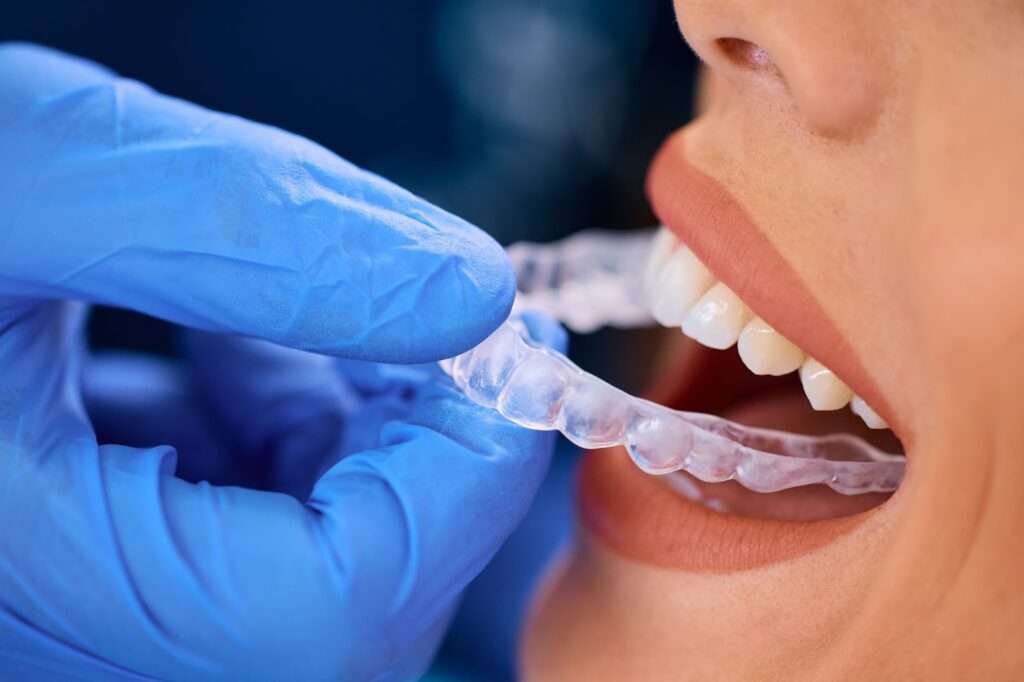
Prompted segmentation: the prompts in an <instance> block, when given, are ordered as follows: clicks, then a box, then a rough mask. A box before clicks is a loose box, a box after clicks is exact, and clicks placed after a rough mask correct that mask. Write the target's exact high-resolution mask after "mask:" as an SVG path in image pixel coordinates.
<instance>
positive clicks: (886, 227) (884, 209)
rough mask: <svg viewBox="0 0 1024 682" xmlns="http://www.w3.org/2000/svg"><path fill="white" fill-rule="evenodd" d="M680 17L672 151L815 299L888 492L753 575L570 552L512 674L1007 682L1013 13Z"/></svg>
mask: <svg viewBox="0 0 1024 682" xmlns="http://www.w3.org/2000/svg"><path fill="white" fill-rule="evenodd" d="M676 11H677V14H678V16H679V21H680V25H681V28H682V31H683V34H684V36H685V38H686V40H687V41H688V42H689V43H690V45H691V46H692V47H693V49H694V50H695V51H696V52H697V53H698V54H699V55H700V57H701V58H702V60H703V61H704V62H705V63H706V64H707V67H708V70H709V76H710V77H709V80H708V82H707V84H706V87H705V89H704V91H703V98H704V99H703V103H702V104H703V109H704V113H703V114H702V115H701V116H700V117H699V118H698V119H697V120H696V121H694V122H693V123H691V124H690V125H689V126H688V127H687V128H686V130H685V132H684V133H683V134H682V135H677V136H675V137H674V138H673V140H672V141H671V142H670V143H669V144H671V145H677V144H678V145H684V146H685V152H686V156H687V158H688V159H689V161H690V163H692V164H693V165H694V166H696V167H697V168H699V169H700V170H701V171H702V172H704V173H706V174H707V175H708V176H710V177H713V178H715V179H716V180H717V181H718V182H720V183H722V184H723V185H724V186H725V187H727V188H728V190H729V192H730V193H731V194H732V195H733V196H734V197H735V198H736V199H737V200H738V201H739V202H740V203H741V204H742V205H743V206H744V207H745V208H746V210H747V211H748V212H749V214H750V215H751V216H752V217H753V219H754V220H755V221H756V222H757V224H758V225H759V227H760V228H761V230H762V231H763V232H764V234H765V236H766V238H767V239H768V240H769V241H770V242H771V243H772V245H773V246H774V247H775V248H776V249H777V250H778V251H779V253H781V255H782V256H783V258H784V259H785V260H786V261H787V262H788V263H789V264H790V266H791V267H792V268H793V269H794V270H795V271H796V272H797V274H798V275H799V277H800V278H801V279H802V281H803V282H804V283H805V284H806V286H807V287H808V288H809V289H810V290H811V291H812V292H814V295H815V296H816V298H817V300H818V302H819V303H820V305H821V306H822V308H823V309H824V310H825V312H826V313H827V314H828V316H829V318H830V319H831V320H832V321H833V322H834V323H835V324H836V326H837V327H838V328H839V330H840V332H841V333H842V335H843V337H844V338H845V339H846V340H847V341H848V342H849V346H850V347H851V348H853V349H855V351H856V353H857V355H858V358H859V361H860V363H861V364H862V365H863V367H864V369H865V371H866V372H867V374H868V375H870V377H871V379H872V381H873V382H874V383H875V384H876V385H877V387H878V391H879V392H880V393H881V395H882V396H884V399H885V401H886V402H887V403H888V406H889V409H891V415H890V416H894V417H895V418H896V419H895V421H896V422H898V423H899V425H900V427H899V429H900V432H899V433H898V435H900V436H901V438H903V440H904V443H905V444H907V445H908V450H907V456H908V461H909V472H908V476H907V479H906V480H905V481H904V484H903V486H902V487H901V489H900V490H899V491H898V493H897V494H896V495H895V496H893V497H892V498H891V499H890V500H889V501H888V502H886V503H885V504H883V505H882V506H881V507H880V508H879V509H878V510H877V511H876V512H875V513H874V514H872V515H870V516H869V517H868V518H867V519H866V520H864V521H863V522H862V523H860V524H859V525H857V527H856V528H855V529H854V530H852V531H851V532H849V533H846V534H843V535H841V536H839V537H837V538H836V539H834V540H833V541H831V542H829V543H827V544H826V545H824V546H822V547H819V548H817V549H814V550H813V551H810V552H807V553H805V554H803V555H801V556H799V557H796V558H792V559H789V560H785V561H781V562H776V563H771V564H769V565H764V566H760V567H757V568H753V569H749V570H738V571H732V572H724V573H700V572H695V571H687V570H682V569H678V568H666V567H656V566H653V565H649V564H643V563H640V562H637V561H634V560H631V559H629V558H626V557H625V556H623V555H622V554H621V553H617V552H616V551H615V550H613V549H611V548H610V547H609V546H608V545H607V544H606V543H604V542H602V541H601V540H598V539H596V538H595V537H594V535H593V534H592V533H590V532H589V531H587V530H586V529H581V532H580V537H579V541H578V543H577V546H576V547H575V548H574V549H573V550H572V551H571V552H570V553H569V554H568V555H567V556H566V557H564V559H563V560H562V561H561V562H560V564H559V566H558V567H557V568H556V569H555V570H554V571H553V572H552V574H551V575H550V576H549V580H548V581H547V583H546V584H545V586H544V587H543V589H542V590H541V592H540V594H539V595H538V601H537V604H536V607H535V610H534V616H533V619H532V623H531V625H530V628H529V631H528V632H527V635H526V643H525V649H524V656H523V671H524V676H525V677H526V678H527V679H531V680H548V679H558V680H574V679H586V680H601V679H609V680H612V679H614V680H621V679H636V680H660V679H672V680H686V679H701V680H704V679H727V680H748V679H749V680H776V679H778V680H823V679H827V680H848V679H850V680H852V679H857V680H863V679H876V680H889V679H894V680H895V679H899V680H906V679H928V680H946V679H949V680H959V679H968V678H969V679H986V680H1003V679H1007V680H1009V679H1020V678H1021V676H1022V674H1024V647H1021V646H1020V642H1021V641H1022V638H1024V590H1021V585H1022V580H1024V579H1022V578H1021V567H1020V564H1021V560H1022V558H1024V540H1022V538H1024V495H1022V493H1021V487H1022V485H1024V455H1022V448H1024V420H1022V419H1021V417H1020V414H1021V398H1020V387H1021V386H1022V385H1024V362H1022V361H1021V360H1020V342H1021V340H1022V339H1024V306H1022V305H1021V302H1020V300H1021V299H1020V292H1021V291H1022V290H1024V267H1022V266H1021V262H1020V259H1021V255H1020V254H1024V230H1022V229H1021V218H1020V213H1021V211H1020V208H1019V201H1020V199H1019V196H1020V194H1019V189H1018V187H1017V185H1018V183H1019V179H1020V178H1022V177H1024V126H1022V124H1021V121H1024V88H1022V87H1021V86H1022V85H1024V4H1022V3H1020V2H996V1H993V0H977V1H976V2H969V3H964V2H948V1H947V2H939V1H938V0H932V1H928V0H877V1H876V2H871V3H865V2H860V1H859V0H822V1H821V2H796V1H794V0H788V1H785V2H778V1H770V0H744V1H742V2H741V1H739V0H686V1H685V2H683V1H682V0H679V1H677V3H676ZM723 39H728V40H725V41H724V42H723ZM769 322H771V320H769ZM780 331H783V332H785V330H784V329H781V328H780Z"/></svg>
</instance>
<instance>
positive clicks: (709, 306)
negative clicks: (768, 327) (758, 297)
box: [683, 282, 753, 350]
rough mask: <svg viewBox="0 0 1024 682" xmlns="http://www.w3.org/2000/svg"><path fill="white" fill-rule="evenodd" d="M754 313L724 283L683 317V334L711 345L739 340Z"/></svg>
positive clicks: (714, 346)
mask: <svg viewBox="0 0 1024 682" xmlns="http://www.w3.org/2000/svg"><path fill="white" fill-rule="evenodd" d="M751 315H753V313H751V312H750V308H748V307H747V306H746V304H744V303H743V301H741V300H740V299H739V296H737V295H736V294H734V293H733V292H732V289H730V288H729V287H727V286H725V285H724V284H722V283H721V282H719V283H718V284H716V285H714V286H713V287H711V289H709V290H708V292H707V293H706V294H704V295H703V296H702V297H701V299H700V300H699V301H697V305H695V306H694V307H693V309H692V310H690V312H689V314H688V315H687V316H686V319H685V320H683V333H684V334H686V335H687V336H689V337H691V338H693V339H696V340H697V341H698V342H700V343H702V344H704V345H705V346H710V347H711V348H718V349H720V350H721V349H725V348H728V347H729V346H731V345H733V344H734V343H736V339H738V338H739V336H740V332H741V331H742V330H743V325H745V324H746V323H747V322H748V321H749V320H750V317H751Z"/></svg>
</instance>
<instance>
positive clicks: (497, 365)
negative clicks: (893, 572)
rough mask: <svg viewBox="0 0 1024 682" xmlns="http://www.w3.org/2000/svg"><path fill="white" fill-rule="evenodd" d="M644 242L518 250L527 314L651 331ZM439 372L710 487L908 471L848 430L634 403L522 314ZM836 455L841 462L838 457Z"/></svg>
mask: <svg viewBox="0 0 1024 682" xmlns="http://www.w3.org/2000/svg"><path fill="white" fill-rule="evenodd" d="M643 239H647V240H649V239H650V235H649V234H648V235H646V237H644V236H641V237H636V236H632V237H629V236H627V237H615V236H613V235H611V234H610V233H599V234H598V235H596V236H595V235H594V234H593V233H583V234H581V235H577V236H575V237H572V238H570V239H568V240H566V241H565V242H562V243H556V244H555V245H551V246H541V245H528V246H522V245H516V246H513V247H510V249H509V251H510V254H512V255H513V260H514V262H515V263H516V265H517V267H518V269H519V271H520V273H521V277H520V281H521V286H520V288H525V289H527V292H526V293H525V295H523V296H521V300H520V301H519V302H518V303H519V304H520V305H519V307H520V308H525V307H531V308H534V309H536V308H541V309H542V310H543V311H544V312H546V313H548V314H551V315H552V316H553V317H556V318H558V319H560V320H562V321H563V322H565V323H566V324H567V326H569V327H570V328H573V329H575V330H577V331H592V330H594V329H597V328H598V327H600V326H603V325H605V324H609V323H611V324H615V325H616V326H626V327H629V326H641V325H644V324H647V323H649V321H650V318H649V316H648V315H647V313H646V311H645V310H644V309H643V308H641V307H640V305H639V303H636V301H637V300H638V299H637V298H634V297H633V296H634V292H635V291H637V290H639V288H640V287H639V285H638V284H637V283H636V280H635V278H634V277H633V276H632V273H635V272H636V271H637V270H633V269H632V266H637V265H638V264H639V263H642V261H643V256H644V254H643V253H642V249H640V248H639V245H640V244H641V240H643ZM630 254H632V255H630ZM524 279H526V280H529V281H528V282H526V283H525V284H526V285H525V286H524V285H523V280H524ZM634 287H635V288H634ZM574 289H575V290H579V291H588V292H589V293H588V295H587V297H586V299H585V302H581V301H575V304H571V303H570V301H571V297H569V298H567V297H566V296H565V292H566V291H570V292H571V291H573V290H574ZM595 289H596V290H595ZM577 298H578V297H577ZM441 366H442V368H443V369H444V370H445V371H446V372H447V373H448V374H450V375H451V377H452V379H453V381H454V383H455V385H456V386H457V387H458V388H459V389H460V390H462V391H463V392H464V393H465V394H466V395H467V396H469V398H470V399H472V400H473V401H475V402H477V403H479V404H480V405H483V406H485V407H488V408H492V409H495V410H497V411H498V412H499V413H500V414H502V415H503V416H505V417H506V418H507V419H509V420H511V421H513V422H515V423H517V424H519V425H521V426H524V427H526V428H530V429H536V430H545V431H550V430H558V431H560V432H561V433H562V434H564V435H565V437H566V438H568V439H569V440H570V441H572V442H573V443H575V444H576V445H578V446H580V447H583V448H587V449H597V448H607V447H611V446H615V445H623V446H625V447H626V449H627V450H628V451H629V454H630V456H631V457H632V459H633V461H634V462H635V463H636V465H637V466H639V467H640V468H641V469H642V470H644V471H645V472H647V473H651V474H667V473H670V472H675V471H680V470H682V471H686V472H687V473H689V474H691V475H692V476H694V477H696V478H698V479H700V480H702V481H706V482H722V481H728V480H734V481H737V482H739V483H740V484H741V485H743V486H744V487H746V488H748V489H750V490H753V491H756V492H763V493H769V492H777V491H780V490H786V489H788V488H795V487H799V486H805V485H812V484H822V485H826V486H828V487H830V488H832V489H833V490H835V491H836V492H839V493H842V494H844V495H856V494H861V493H871V492H889V491H892V490H895V489H896V487H897V486H898V485H899V483H900V480H901V479H902V477H903V473H904V469H905V464H906V460H905V458H904V457H902V456H899V455H892V454H888V453H884V452H881V451H880V450H877V449H876V448H874V447H873V446H871V445H870V444H868V443H867V442H865V441H863V440H861V439H860V438H857V437H855V436H852V435H849V434H835V435H829V436H819V437H814V436H805V435H800V434H791V433H785V432H781V431H774V430H770V429H759V428H751V427H746V426H741V425H739V424H735V423H732V422H729V421H726V420H724V419H721V418H719V417H715V416H712V415H706V414H698V413H692V412H680V411H676V410H672V409H669V408H667V407H663V406H661V405H658V404H656V403H652V402H650V401H647V400H643V399H640V398H636V397H633V396H631V395H629V394H628V393H625V392H623V391H620V390H619V389H617V388H615V387H613V386H611V385H609V384H607V383H605V382H604V381H602V380H601V379H598V378H597V377H595V376H593V375H590V374H587V373H586V372H584V371H583V370H581V369H580V368H579V367H577V366H576V365H575V364H573V363H572V362H571V361H570V360H569V359H568V358H566V357H565V356H564V355H562V354H560V353H557V352H555V351H553V350H551V349H550V348H545V347H542V346H539V345H537V344H534V343H533V342H532V341H530V340H529V339H528V338H527V337H526V332H525V328H524V326H523V325H522V323H521V322H520V321H519V320H518V319H517V318H516V317H515V316H513V318H512V319H511V320H510V321H508V322H506V323H505V324H503V325H502V326H501V327H499V328H498V330H497V331H495V332H494V333H493V334H492V335H491V336H490V337H488V338H487V339H486V340H485V341H484V342H483V343H481V344H480V345H478V346H477V347H475V348H473V349H471V350H469V351H467V352H466V353H463V354H462V355H459V356H457V357H455V358H451V359H448V360H444V361H442V363H441ZM837 455H842V456H843V457H844V459H842V460H837V459H830V457H835V456H837Z"/></svg>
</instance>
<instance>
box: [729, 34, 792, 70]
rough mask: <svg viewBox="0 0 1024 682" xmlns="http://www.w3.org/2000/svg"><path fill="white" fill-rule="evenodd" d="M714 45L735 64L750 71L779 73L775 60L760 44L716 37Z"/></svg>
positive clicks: (740, 39)
mask: <svg viewBox="0 0 1024 682" xmlns="http://www.w3.org/2000/svg"><path fill="white" fill-rule="evenodd" d="M715 45H716V46H717V47H718V49H719V50H720V51H721V52H722V54H724V55H725V56H726V58H727V59H728V60H729V61H731V62H732V63H733V64H735V65H736V66H739V67H741V68H743V69H749V70H751V71H765V72H768V73H771V74H774V75H780V73H779V69H778V67H777V66H776V65H775V61H774V60H773V59H772V57H771V55H770V54H768V51H767V50H765V49H764V48H763V47H761V46H760V45H755V44H754V43H752V42H750V41H748V40H743V39H742V38H718V39H717V40H715Z"/></svg>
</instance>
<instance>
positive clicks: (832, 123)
mask: <svg viewBox="0 0 1024 682" xmlns="http://www.w3.org/2000/svg"><path fill="white" fill-rule="evenodd" d="M886 4H888V3H887V2H885V1H884V0H879V1H878V2H870V3H867V2H863V0H819V1H815V2H795V1H788V2H779V1H778V0H676V14H677V16H678V18H679V25H680V28H681V30H682V32H683V35H684V37H685V38H686V40H687V42H689V44H690V46H691V47H692V48H693V50H694V51H695V52H696V53H697V55H698V56H699V57H700V58H701V59H702V60H703V61H704V62H705V63H706V64H707V65H708V67H709V68H710V69H711V71H712V72H713V75H714V76H715V77H717V78H720V79H722V80H724V81H726V83H728V85H729V86H730V88H731V91H732V92H731V94H732V96H733V97H737V96H738V97H740V98H741V99H744V100H746V101H747V102H749V103H752V104H753V106H763V107H771V108H772V109H773V110H779V106H780V105H782V106H783V107H784V109H782V110H784V111H789V112H791V114H792V115H793V116H794V118H795V119H796V120H797V121H798V122H799V123H800V124H801V125H803V126H804V127H806V128H807V129H809V130H810V131H812V132H813V133H815V134H817V135H821V136H825V137H829V138H839V139H843V138H855V137H859V136H861V135H863V134H864V133H865V131H867V130H870V129H871V128H872V127H874V126H875V124H876V123H877V120H878V118H879V116H880V114H881V112H882V111H883V110H884V108H885V107H884V105H885V100H886V98H887V94H888V93H889V92H891V91H892V89H893V88H892V86H893V84H892V83H891V82H890V78H889V74H890V73H892V72H893V70H892V69H890V68H889V65H888V60H889V59H890V58H891V56H890V54H889V52H890V51H889V50H887V49H886V47H887V43H892V42H895V41H894V40H893V39H892V37H891V32H892V29H891V28H889V26H890V24H887V22H885V19H884V17H885V12H884V11H880V10H883V9H884V6H885V5H886ZM730 99H731V98H730Z"/></svg>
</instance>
